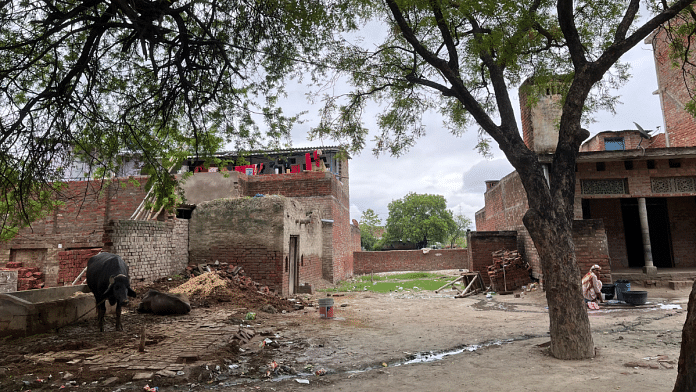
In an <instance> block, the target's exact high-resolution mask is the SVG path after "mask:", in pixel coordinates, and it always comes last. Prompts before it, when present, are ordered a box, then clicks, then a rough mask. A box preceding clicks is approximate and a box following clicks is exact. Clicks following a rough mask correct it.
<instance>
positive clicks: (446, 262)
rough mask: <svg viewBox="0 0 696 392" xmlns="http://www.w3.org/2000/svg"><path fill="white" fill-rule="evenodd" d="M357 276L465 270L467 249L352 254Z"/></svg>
mask: <svg viewBox="0 0 696 392" xmlns="http://www.w3.org/2000/svg"><path fill="white" fill-rule="evenodd" d="M353 260H354V265H353V268H354V272H355V274H357V275H361V274H369V273H372V272H389V271H435V270H442V269H463V268H467V262H468V250H467V249H432V250H430V251H429V252H428V253H423V251H422V250H390V251H380V252H355V253H353Z"/></svg>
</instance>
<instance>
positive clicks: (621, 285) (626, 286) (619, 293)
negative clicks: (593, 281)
mask: <svg viewBox="0 0 696 392" xmlns="http://www.w3.org/2000/svg"><path fill="white" fill-rule="evenodd" d="M614 287H615V288H616V299H618V300H619V301H624V302H625V301H626V300H625V299H624V296H623V293H625V292H627V291H631V282H629V281H627V280H617V281H616V282H614Z"/></svg>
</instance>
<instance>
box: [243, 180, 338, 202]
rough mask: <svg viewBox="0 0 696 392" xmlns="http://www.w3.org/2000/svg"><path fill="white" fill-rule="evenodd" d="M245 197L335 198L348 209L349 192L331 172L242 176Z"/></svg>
mask: <svg viewBox="0 0 696 392" xmlns="http://www.w3.org/2000/svg"><path fill="white" fill-rule="evenodd" d="M240 181H241V182H243V185H242V187H243V195H245V196H254V195H256V194H263V195H283V196H286V197H312V196H333V197H335V198H336V200H338V201H339V203H341V204H342V205H344V206H346V207H348V197H349V196H348V190H347V188H346V187H345V186H344V185H343V184H342V183H341V182H340V181H338V180H337V179H336V177H335V176H334V175H333V174H331V173H329V172H308V171H307V172H302V173H290V174H265V175H260V176H246V175H240Z"/></svg>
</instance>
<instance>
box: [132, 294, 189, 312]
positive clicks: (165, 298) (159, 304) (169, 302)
mask: <svg viewBox="0 0 696 392" xmlns="http://www.w3.org/2000/svg"><path fill="white" fill-rule="evenodd" d="M190 311H191V304H190V303H189V301H188V298H187V297H186V295H184V294H167V293H162V292H159V291H157V290H152V289H150V291H148V292H147V294H145V297H143V300H142V302H140V305H139V306H138V312H139V313H154V314H159V315H167V314H186V313H188V312H190Z"/></svg>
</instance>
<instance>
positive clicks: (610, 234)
mask: <svg viewBox="0 0 696 392" xmlns="http://www.w3.org/2000/svg"><path fill="white" fill-rule="evenodd" d="M588 203H589V209H590V212H591V214H592V218H595V219H601V220H602V222H603V223H604V230H605V232H606V237H607V243H608V248H609V257H610V258H611V263H612V265H614V266H617V267H624V268H628V254H627V253H626V235H625V234H624V229H623V226H624V225H623V217H622V214H621V201H620V200H619V199H590V200H589V201H588ZM586 272H587V271H586Z"/></svg>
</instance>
